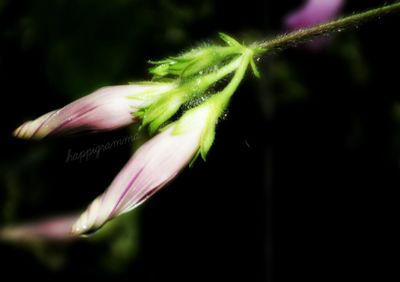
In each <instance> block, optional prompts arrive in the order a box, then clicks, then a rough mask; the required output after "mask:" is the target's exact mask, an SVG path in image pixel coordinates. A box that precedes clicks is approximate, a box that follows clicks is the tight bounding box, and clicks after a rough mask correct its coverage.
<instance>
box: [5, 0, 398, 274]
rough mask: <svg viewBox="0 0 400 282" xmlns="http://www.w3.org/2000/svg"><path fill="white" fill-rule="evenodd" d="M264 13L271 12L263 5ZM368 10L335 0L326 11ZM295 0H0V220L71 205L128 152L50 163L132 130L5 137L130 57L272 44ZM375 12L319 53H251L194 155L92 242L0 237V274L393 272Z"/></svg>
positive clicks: (392, 202)
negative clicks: (226, 43) (252, 61)
mask: <svg viewBox="0 0 400 282" xmlns="http://www.w3.org/2000/svg"><path fill="white" fill-rule="evenodd" d="M278 2H279V3H278ZM384 2H385V1H347V4H346V6H345V9H344V11H343V14H351V13H353V12H354V11H360V10H365V9H368V8H371V7H376V6H380V5H382V4H383V3H384ZM300 3H301V1H252V0H249V1H245V2H243V3H237V4H234V2H229V1H210V0H201V1H200V0H199V1H194V0H192V1H175V0H165V1H134V0H132V1H129V0H116V1H106V0H87V1H71V0H58V1H50V0H47V1H44V0H43V1H40V0H39V1H13V0H0V85H1V88H0V89H1V90H0V91H1V98H2V102H1V105H2V110H1V111H0V115H1V117H0V120H1V126H0V156H1V158H0V225H1V226H2V225H7V224H11V223H18V222H26V221H29V220H32V219H37V218H40V217H42V216H46V215H49V214H62V213H64V212H69V211H71V210H72V211H73V210H79V209H81V208H82V207H84V206H85V205H87V204H88V203H89V202H90V201H91V200H92V199H93V198H94V197H96V196H97V195H99V194H100V193H101V192H102V191H104V189H105V188H106V187H107V185H108V184H109V183H110V182H111V180H112V179H113V177H114V176H115V175H116V174H117V173H118V171H119V170H120V169H121V167H122V166H123V165H124V163H125V162H126V161H127V160H128V158H129V156H130V151H131V147H132V144H128V145H125V146H121V147H118V148H116V149H115V150H111V151H108V152H104V153H103V154H102V155H101V157H100V158H99V159H95V158H93V159H91V160H89V161H87V162H82V163H79V162H67V163H66V162H65V159H66V157H67V152H68V150H72V151H73V152H79V151H80V150H85V149H87V148H90V147H92V146H93V145H94V144H103V143H105V142H110V141H113V140H116V139H118V138H124V137H126V136H129V134H133V133H132V132H133V131H132V130H131V131H130V130H125V129H124V130H119V131H117V132H113V133H104V134H98V135H89V136H77V137H70V138H54V139H47V140H43V141H40V142H37V141H36V142H34V141H24V140H15V139H12V138H11V137H10V134H11V132H12V130H13V129H15V128H16V127H17V126H18V125H20V124H21V123H22V122H23V121H25V120H27V119H30V118H34V117H37V116H39V115H41V114H43V113H45V112H48V111H50V110H53V109H56V108H59V107H61V106H63V105H65V104H67V103H68V102H70V101H72V100H73V99H76V98H78V97H80V96H82V95H85V94H88V93H90V92H91V91H94V90H95V89H97V88H99V87H101V86H104V85H114V84H124V83H127V82H128V81H137V80H144V79H149V78H150V76H149V75H148V74H147V71H146V69H147V67H148V64H147V60H148V59H159V58H163V57H165V56H168V55H174V54H177V53H179V52H181V51H182V50H187V49H189V48H190V47H193V46H196V44H198V43H203V42H208V41H217V40H218V39H217V32H218V31H223V32H226V33H228V34H231V35H233V36H235V37H236V38H239V39H242V40H244V41H249V42H251V40H252V39H257V40H258V39H262V38H266V37H272V36H273V35H275V34H278V33H279V32H281V31H282V30H283V24H282V21H283V17H284V16H285V15H286V14H287V13H288V11H291V10H293V9H294V8H295V7H297V6H298V5H299V4H300ZM399 19H400V18H399V16H398V15H392V16H388V17H384V18H381V19H380V20H378V21H374V22H372V23H369V24H366V25H363V26H362V27H360V28H358V29H356V30H353V31H348V32H344V33H341V34H339V35H337V36H335V38H334V39H333V40H332V42H331V44H330V45H329V46H328V47H327V48H326V49H324V50H321V51H319V52H311V51H309V50H307V49H306V48H304V47H301V46H300V47H298V48H293V49H289V50H286V51H284V52H281V53H279V54H274V55H270V56H266V57H264V58H263V59H262V60H261V61H260V62H259V68H260V71H261V73H262V78H261V79H259V80H257V79H255V78H254V77H252V76H251V75H249V76H248V78H247V79H246V80H245V81H244V82H243V83H242V85H241V86H240V89H239V90H238V91H237V93H236V95H235V97H234V99H233V101H232V104H231V107H230V110H229V114H228V116H227V118H226V119H225V120H224V121H223V122H222V123H221V124H220V125H219V127H218V132H217V139H216V142H215V144H214V146H213V148H212V150H211V151H210V154H209V157H208V160H207V162H206V163H202V161H197V162H196V164H195V166H194V167H193V168H192V169H186V170H185V171H184V172H183V173H182V174H181V175H180V176H179V177H178V178H177V179H176V180H175V181H174V182H173V183H172V184H171V185H169V186H168V187H167V188H165V189H163V190H162V191H160V192H159V193H158V194H157V195H155V196H154V197H153V198H152V199H151V200H149V201H148V202H146V203H145V204H144V205H143V206H142V207H141V208H139V209H138V210H136V211H133V212H132V214H131V215H128V217H125V219H123V220H122V221H121V226H119V227H118V226H117V227H116V229H114V230H113V231H110V234H106V235H104V236H103V238H99V239H96V238H92V239H89V240H84V241H78V242H75V243H69V244H66V245H58V244H50V245H47V244H33V245H30V244H19V243H14V244H6V243H0V259H1V260H2V261H1V273H2V275H7V274H11V275H13V277H14V278H18V277H19V276H25V275H29V276H30V277H41V278H55V279H61V278H68V277H71V278H77V277H85V278H86V277H90V278H93V279H97V278H111V277H112V278H113V279H116V280H122V279H129V280H131V281H170V280H172V281H180V280H184V281H196V280H201V281H210V280H214V279H215V280H216V281H217V280H220V281H229V280H232V279H237V280H238V281H290V280H289V279H299V278H300V279H307V280H316V281H326V280H328V279H330V278H337V279H341V278H344V277H346V278H353V279H356V278H359V277H360V276H361V275H362V276H368V277H370V276H372V275H377V277H379V278H381V279H382V275H384V273H387V270H389V269H391V268H392V265H393V264H394V263H393V262H391V260H390V259H389V257H388V256H387V254H388V253H391V252H392V251H391V250H392V248H393V246H392V244H391V242H393V241H391V240H390V238H391V236H392V235H391V234H393V228H394V227H393V226H396V225H397V224H398V220H397V216H396V214H397V213H398V208H397V199H398V198H397V197H395V194H396V191H397V189H398V187H399V184H400V183H399V152H400V150H399V148H400V144H399V142H400V139H399V138H400V132H399V123H400V104H399V100H400V99H399V98H400V96H399V93H398V85H399V82H398V79H399V76H398V66H399V65H400V56H399V53H398V52H399V47H400V46H399V43H398V40H397V38H396V37H397V34H398V26H399Z"/></svg>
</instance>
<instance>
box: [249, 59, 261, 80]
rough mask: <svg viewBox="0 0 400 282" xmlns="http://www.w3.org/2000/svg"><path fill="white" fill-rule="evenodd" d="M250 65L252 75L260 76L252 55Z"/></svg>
mask: <svg viewBox="0 0 400 282" xmlns="http://www.w3.org/2000/svg"><path fill="white" fill-rule="evenodd" d="M250 66H251V70H252V71H253V73H254V76H255V77H257V78H260V71H259V70H258V68H257V65H256V63H255V62H254V56H253V57H251V59H250Z"/></svg>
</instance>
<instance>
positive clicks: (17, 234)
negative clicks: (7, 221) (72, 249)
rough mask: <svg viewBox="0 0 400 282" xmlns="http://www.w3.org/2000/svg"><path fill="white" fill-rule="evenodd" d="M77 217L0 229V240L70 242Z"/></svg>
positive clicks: (52, 219) (53, 219)
mask: <svg viewBox="0 0 400 282" xmlns="http://www.w3.org/2000/svg"><path fill="white" fill-rule="evenodd" d="M77 218H78V217H77V215H69V216H62V217H54V218H49V219H46V220H42V221H38V222H32V223H28V224H22V225H16V226H10V227H6V228H4V229H0V239H2V240H7V241H38V240H46V241H49V240H50V241H65V240H71V239H72V238H73V234H72V233H71V227H72V225H73V223H74V222H75V221H76V219H77Z"/></svg>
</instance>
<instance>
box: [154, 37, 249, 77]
mask: <svg viewBox="0 0 400 282" xmlns="http://www.w3.org/2000/svg"><path fill="white" fill-rule="evenodd" d="M220 38H221V39H222V40H223V41H224V42H225V43H226V44H227V46H218V45H210V46H204V47H198V48H195V49H192V50H190V51H189V52H186V53H184V54H182V55H180V56H176V57H169V58H167V59H164V60H160V61H149V62H150V63H151V64H153V65H155V66H154V67H152V68H150V70H149V71H150V73H151V74H153V75H154V78H156V79H158V78H161V77H178V78H188V77H191V76H195V75H198V74H202V73H204V72H205V71H207V70H208V69H210V68H213V67H215V66H217V65H218V64H221V63H223V62H224V61H225V60H228V59H230V58H232V57H234V56H237V55H240V54H241V53H243V50H245V49H246V47H245V46H243V45H241V44H240V43H239V42H237V41H236V40H235V39H233V38H232V37H230V36H228V35H226V34H224V33H220Z"/></svg>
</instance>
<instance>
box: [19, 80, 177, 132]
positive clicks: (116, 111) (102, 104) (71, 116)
mask: <svg viewBox="0 0 400 282" xmlns="http://www.w3.org/2000/svg"><path fill="white" fill-rule="evenodd" d="M173 87H174V85H173V84H172V83H165V84H155V85H153V84H150V85H146V84H143V85H141V84H137V85H135V84H132V85H120V86H108V87H103V88H100V89H99V90H97V91H95V92H94V93H92V94H90V95H87V96H85V97H82V98H80V99H78V100H76V101H75V102H72V103H71V104H69V105H67V106H65V107H63V108H61V109H59V110H55V111H52V112H49V113H47V114H45V115H43V116H41V117H39V118H37V119H35V120H32V121H27V122H25V123H24V124H22V125H21V126H20V127H18V128H17V129H16V130H15V131H14V133H13V134H14V136H15V137H18V138H24V139H29V138H34V139H40V138H43V137H46V136H47V135H57V134H71V133H77V132H82V131H107V130H113V129H116V128H120V127H124V126H127V125H129V124H131V123H134V122H136V121H137V118H135V116H134V112H135V111H137V109H138V107H141V106H145V105H147V104H150V103H152V102H153V100H154V99H155V98H156V97H158V96H159V95H161V94H162V93H165V92H167V91H168V90H170V89H172V88H173ZM135 96H138V97H135ZM132 97H133V98H132Z"/></svg>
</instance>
